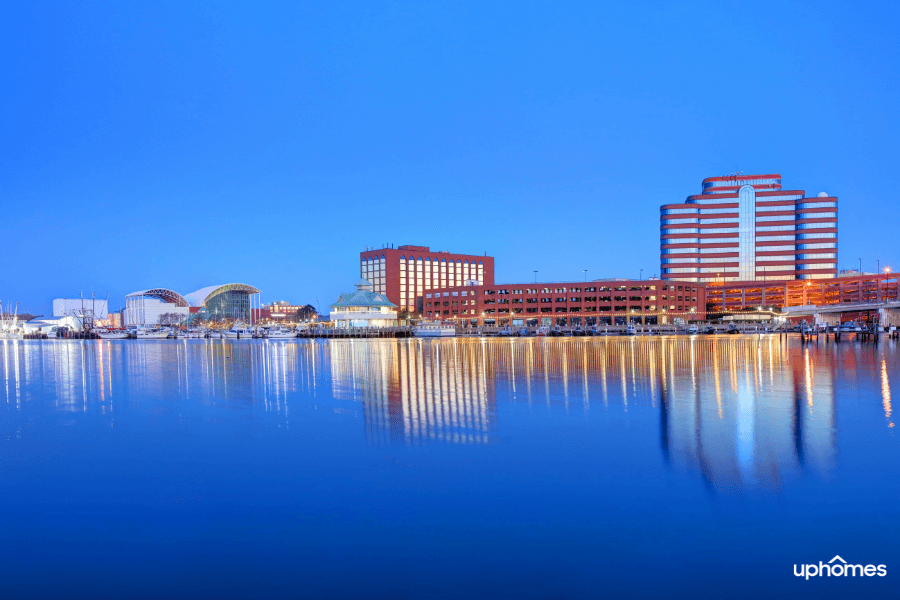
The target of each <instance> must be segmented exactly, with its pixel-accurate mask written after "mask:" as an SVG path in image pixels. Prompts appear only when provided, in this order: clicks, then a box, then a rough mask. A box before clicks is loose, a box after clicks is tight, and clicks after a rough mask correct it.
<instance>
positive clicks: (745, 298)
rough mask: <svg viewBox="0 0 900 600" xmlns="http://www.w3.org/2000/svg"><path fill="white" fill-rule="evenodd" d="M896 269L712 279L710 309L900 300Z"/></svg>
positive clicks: (735, 309)
mask: <svg viewBox="0 0 900 600" xmlns="http://www.w3.org/2000/svg"><path fill="white" fill-rule="evenodd" d="M898 284H900V280H898V277H897V274H896V273H883V274H881V275H876V274H869V275H859V274H854V275H851V276H849V277H835V278H832V279H823V280H813V281H803V280H795V279H790V280H782V281H764V282H757V281H737V282H725V283H715V282H714V283H710V284H707V286H706V297H707V301H708V302H709V310H710V311H711V312H712V311H715V312H720V311H737V310H747V309H755V308H758V307H763V306H765V307H776V308H783V307H789V306H805V305H808V304H814V305H816V306H826V305H833V304H846V303H866V302H872V303H877V302H884V301H890V300H893V301H897V300H900V291H898Z"/></svg>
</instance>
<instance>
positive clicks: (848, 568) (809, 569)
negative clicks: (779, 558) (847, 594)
mask: <svg viewBox="0 0 900 600" xmlns="http://www.w3.org/2000/svg"><path fill="white" fill-rule="evenodd" d="M794 575H796V576H797V577H805V578H806V579H809V578H810V577H874V576H876V575H877V576H879V577H884V576H885V575H887V567H886V566H885V565H850V564H847V561H846V560H844V559H843V558H841V557H840V556H835V557H834V558H832V559H831V560H829V561H828V562H827V563H823V562H822V561H819V564H817V565H794Z"/></svg>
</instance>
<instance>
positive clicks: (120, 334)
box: [94, 328, 128, 340]
mask: <svg viewBox="0 0 900 600" xmlns="http://www.w3.org/2000/svg"><path fill="white" fill-rule="evenodd" d="M94 333H96V334H97V336H98V337H99V338H100V339H101V340H124V339H125V338H127V337H128V332H127V331H125V330H124V329H104V328H100V329H95V330H94Z"/></svg>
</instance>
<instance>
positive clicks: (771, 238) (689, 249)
mask: <svg viewBox="0 0 900 600" xmlns="http://www.w3.org/2000/svg"><path fill="white" fill-rule="evenodd" d="M837 214H838V213H837V198H835V197H832V196H829V195H828V194H826V193H825V192H821V193H820V194H819V195H818V196H816V197H815V198H807V197H806V192H805V191H803V190H784V189H782V187H781V175H779V174H771V175H728V176H725V177H709V178H707V179H704V180H703V183H702V192H701V193H700V194H699V195H694V196H688V197H687V199H686V200H685V201H684V202H683V203H680V204H664V205H663V206H661V207H660V231H659V233H660V235H659V238H660V262H661V265H660V273H661V277H662V278H663V279H670V280H671V279H678V280H682V281H706V282H715V281H718V282H730V281H781V280H785V279H828V278H831V277H834V276H835V275H836V274H837V226H838V219H837Z"/></svg>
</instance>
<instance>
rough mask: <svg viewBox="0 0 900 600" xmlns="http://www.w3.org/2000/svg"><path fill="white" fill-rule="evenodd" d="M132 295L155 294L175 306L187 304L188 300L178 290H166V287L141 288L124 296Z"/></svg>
mask: <svg viewBox="0 0 900 600" xmlns="http://www.w3.org/2000/svg"><path fill="white" fill-rule="evenodd" d="M132 296H155V297H156V298H159V299H160V300H162V301H163V302H168V303H169V304H174V305H176V306H188V301H187V300H186V299H185V297H184V296H182V295H181V294H179V293H178V292H175V291H172V290H167V289H166V288H151V289H149V290H141V291H140V292H131V293H130V294H128V295H126V296H125V297H126V298H130V297H132Z"/></svg>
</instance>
